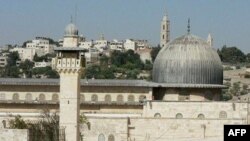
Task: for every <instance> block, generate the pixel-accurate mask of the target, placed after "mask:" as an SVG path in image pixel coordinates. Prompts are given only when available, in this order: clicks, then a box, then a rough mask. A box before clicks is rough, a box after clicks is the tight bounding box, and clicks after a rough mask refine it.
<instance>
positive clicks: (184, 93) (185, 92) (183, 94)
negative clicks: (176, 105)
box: [178, 89, 190, 101]
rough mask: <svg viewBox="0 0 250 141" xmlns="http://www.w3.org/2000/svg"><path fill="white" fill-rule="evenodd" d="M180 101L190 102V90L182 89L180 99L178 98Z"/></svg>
mask: <svg viewBox="0 0 250 141" xmlns="http://www.w3.org/2000/svg"><path fill="white" fill-rule="evenodd" d="M178 100H179V101H186V100H190V93H189V92H188V90H186V89H182V90H181V91H180V93H179V97H178Z"/></svg>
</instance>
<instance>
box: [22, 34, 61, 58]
mask: <svg viewBox="0 0 250 141" xmlns="http://www.w3.org/2000/svg"><path fill="white" fill-rule="evenodd" d="M55 46H56V45H54V44H50V43H49V40H48V38H45V37H36V39H34V40H32V41H31V42H29V43H27V44H26V48H38V49H41V50H42V54H43V55H45V54H48V53H54V47H55Z"/></svg>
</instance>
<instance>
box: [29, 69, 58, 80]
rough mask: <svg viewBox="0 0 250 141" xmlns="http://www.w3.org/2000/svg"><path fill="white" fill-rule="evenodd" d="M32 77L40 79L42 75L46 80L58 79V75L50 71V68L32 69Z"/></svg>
mask: <svg viewBox="0 0 250 141" xmlns="http://www.w3.org/2000/svg"><path fill="white" fill-rule="evenodd" d="M32 75H33V76H35V77H36V78H40V77H41V76H42V75H44V76H46V77H47V78H59V74H58V73H57V72H56V71H55V70H52V68H51V67H49V66H47V67H39V68H33V69H32Z"/></svg>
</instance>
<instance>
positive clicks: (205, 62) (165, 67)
mask: <svg viewBox="0 0 250 141" xmlns="http://www.w3.org/2000/svg"><path fill="white" fill-rule="evenodd" d="M153 81H154V82H157V83H164V84H167V85H171V84H173V85H174V86H176V87H182V86H186V85H192V86H204V87H209V86H212V85H222V84H223V68H222V63H221V60H220V58H219V55H218V54H217V52H216V50H215V49H213V48H212V47H211V46H209V44H208V43H207V42H206V41H204V40H203V39H201V38H199V37H197V36H194V35H191V34H186V35H183V36H181V37H179V38H176V39H175V40H173V41H172V42H170V43H168V44H167V46H165V47H163V48H162V49H161V50H160V52H159V54H158V55H157V57H156V59H155V62H154V67H153Z"/></svg>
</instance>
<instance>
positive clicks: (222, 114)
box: [219, 111, 227, 118]
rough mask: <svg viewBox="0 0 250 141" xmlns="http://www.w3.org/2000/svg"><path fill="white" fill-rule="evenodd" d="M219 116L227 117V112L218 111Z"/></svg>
mask: <svg viewBox="0 0 250 141" xmlns="http://www.w3.org/2000/svg"><path fill="white" fill-rule="evenodd" d="M219 118H227V112H225V111H220V114H219Z"/></svg>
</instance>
